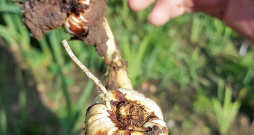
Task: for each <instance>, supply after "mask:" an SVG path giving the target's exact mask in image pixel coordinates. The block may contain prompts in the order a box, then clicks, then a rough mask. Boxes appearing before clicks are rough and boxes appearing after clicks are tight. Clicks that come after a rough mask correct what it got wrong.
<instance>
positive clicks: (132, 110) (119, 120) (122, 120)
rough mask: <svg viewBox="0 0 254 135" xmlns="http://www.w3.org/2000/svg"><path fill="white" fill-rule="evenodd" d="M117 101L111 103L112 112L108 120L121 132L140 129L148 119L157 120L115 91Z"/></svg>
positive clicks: (141, 107)
mask: <svg viewBox="0 0 254 135" xmlns="http://www.w3.org/2000/svg"><path fill="white" fill-rule="evenodd" d="M115 92H116V94H115V95H117V97H116V98H117V99H118V101H111V102H110V103H111V106H112V111H111V112H109V114H110V116H109V118H110V119H111V120H112V121H113V122H114V123H115V124H116V126H117V127H118V128H119V129H121V130H135V129H141V127H142V126H143V125H144V124H145V122H147V121H148V120H149V119H153V118H157V116H156V115H155V114H154V113H151V112H149V113H147V112H146V110H145V107H144V106H143V105H141V104H139V103H138V102H136V101H130V100H128V99H126V98H125V95H124V94H123V93H122V94H121V92H120V91H118V90H115Z"/></svg>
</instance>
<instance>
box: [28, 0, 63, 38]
mask: <svg viewBox="0 0 254 135" xmlns="http://www.w3.org/2000/svg"><path fill="white" fill-rule="evenodd" d="M61 3H62V0H42V1H39V0H26V1H25V2H24V4H23V11H24V16H23V21H24V23H25V24H26V26H27V27H28V28H29V29H30V30H31V36H33V37H35V38H36V39H38V40H39V39H41V38H42V34H43V33H49V32H50V31H51V30H52V29H56V28H58V27H60V26H62V25H63V23H64V21H65V19H66V17H67V14H66V12H62V11H61V6H60V5H61Z"/></svg>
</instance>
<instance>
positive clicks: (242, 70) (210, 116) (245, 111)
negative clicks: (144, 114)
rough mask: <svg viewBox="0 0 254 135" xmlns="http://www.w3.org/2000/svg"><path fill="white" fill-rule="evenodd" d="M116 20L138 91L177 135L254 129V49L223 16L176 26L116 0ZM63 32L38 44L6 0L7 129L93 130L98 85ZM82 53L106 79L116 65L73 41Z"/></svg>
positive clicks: (2, 61)
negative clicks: (88, 122) (90, 117)
mask: <svg viewBox="0 0 254 135" xmlns="http://www.w3.org/2000/svg"><path fill="white" fill-rule="evenodd" d="M108 7H109V8H108V20H109V23H110V26H111V28H112V30H113V33H114V35H115V38H116V41H117V43H118V45H119V48H120V49H121V51H122V53H123V57H124V59H125V60H127V61H128V62H129V68H128V72H129V75H130V79H131V81H132V83H133V85H134V87H135V89H137V90H139V91H141V92H143V93H145V94H146V95H147V96H148V97H151V98H152V99H154V100H155V101H156V102H157V103H159V104H160V105H161V108H162V110H163V112H164V115H165V117H166V120H165V121H166V122H167V124H168V127H169V130H170V134H173V135H180V134H181V135H184V134H188V135H190V134H193V135H205V134H230V135H234V134H237V135H239V134H251V132H253V129H251V128H250V125H251V123H252V121H253V118H254V115H253V114H254V109H253V108H254V98H253V97H254V91H253V88H254V79H253V77H254V64H253V61H254V46H250V47H248V49H247V52H246V54H244V55H242V56H240V55H239V53H238V52H239V49H240V44H241V43H242V42H244V38H242V37H240V36H239V35H237V34H236V33H235V32H233V31H232V30H231V29H230V28H228V27H226V26H225V25H224V24H223V23H222V22H221V21H220V20H218V19H215V18H212V17H210V16H207V15H205V14H203V13H196V14H186V15H183V16H181V17H178V18H175V19H172V20H171V21H169V22H168V23H167V24H166V25H164V26H161V27H154V26H152V25H150V24H149V22H148V21H147V15H148V13H149V11H150V10H151V8H150V9H147V10H145V11H142V12H139V13H134V12H132V11H130V10H129V9H128V7H127V5H126V1H117V0H115V1H112V0H111V1H109V2H108ZM69 38H70V35H68V34H66V33H64V30H63V29H62V28H59V29H57V30H54V31H52V32H51V33H49V34H48V35H44V37H43V39H42V40H40V41H37V40H36V39H34V38H32V37H30V36H29V30H28V29H27V28H26V27H25V26H24V24H23V22H22V12H21V9H20V7H19V6H18V4H17V3H15V2H12V1H11V0H0V47H1V49H0V134H1V135H7V134H8V135H12V134H13V135H14V134H15V135H16V134H18V135H23V134H25V135H29V134H59V135H60V134H61V135H63V134H66V135H70V134H73V135H75V134H83V131H82V128H83V127H84V123H83V122H84V120H85V112H86V108H87V107H88V106H89V105H90V104H91V102H92V100H93V98H95V96H96V93H94V92H93V91H94V89H95V88H94V85H93V83H92V82H91V81H89V80H87V77H86V76H85V74H83V73H82V71H81V70H80V69H79V68H78V67H77V66H76V65H75V64H74V62H72V61H71V59H70V58H69V57H68V56H67V55H66V53H65V51H64V48H63V47H62V45H61V41H62V40H63V39H69ZM69 43H70V45H71V48H72V49H73V51H74V53H75V54H76V56H77V57H78V58H79V59H80V61H82V62H83V63H84V65H86V66H87V67H88V68H89V69H91V71H92V72H93V73H94V74H95V75H96V76H98V77H99V79H100V80H102V81H105V78H106V77H105V76H104V75H105V73H106V70H107V67H106V66H105V64H104V63H103V60H102V58H100V57H99V56H98V55H97V54H96V53H95V51H94V48H93V47H91V46H87V45H86V46H85V45H84V44H83V43H82V42H80V41H70V42H69Z"/></svg>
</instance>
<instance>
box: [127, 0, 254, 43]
mask: <svg viewBox="0 0 254 135" xmlns="http://www.w3.org/2000/svg"><path fill="white" fill-rule="evenodd" d="M154 1H156V0H128V4H129V7H130V8H131V9H132V10H134V11H140V10H143V9H145V8H146V7H148V6H149V5H151V4H152V3H153V2H154ZM253 7H254V1H253V0H157V2H156V3H155V5H154V7H153V10H152V11H151V13H150V14H149V21H150V22H151V23H152V24H153V25H156V26H160V25H163V24H165V23H166V22H167V21H168V20H169V19H171V18H174V17H177V16H179V15H182V14H183V13H186V12H195V11H203V12H205V13H207V14H209V15H212V16H214V17H217V18H219V19H221V20H222V21H224V22H225V23H226V24H227V25H228V26H230V27H231V28H232V29H234V30H236V31H237V32H239V33H240V34H242V35H243V36H245V37H247V38H249V39H251V40H252V41H254V8H253Z"/></svg>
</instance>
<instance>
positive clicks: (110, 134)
mask: <svg viewBox="0 0 254 135" xmlns="http://www.w3.org/2000/svg"><path fill="white" fill-rule="evenodd" d="M108 99H109V101H110V105H111V109H108V108H107V106H106V104H105V96H104V95H103V94H100V95H99V96H98V97H96V98H95V100H94V102H93V104H92V105H91V106H90V107H89V108H88V109H87V114H86V121H85V125H86V127H85V134H86V135H102V134H105V135H118V134H119V135H120V134H123V135H125V134H126V135H167V134H168V129H167V126H166V123H165V122H164V121H163V114H162V112H161V109H160V107H159V106H158V105H157V104H156V103H155V102H154V101H153V100H151V99H149V98H146V97H145V96H144V95H143V94H141V93H139V92H137V91H135V90H129V89H122V88H119V89H117V90H110V91H108Z"/></svg>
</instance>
